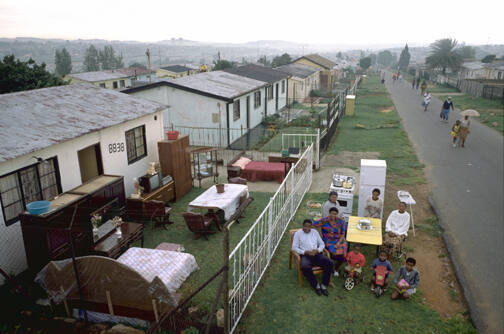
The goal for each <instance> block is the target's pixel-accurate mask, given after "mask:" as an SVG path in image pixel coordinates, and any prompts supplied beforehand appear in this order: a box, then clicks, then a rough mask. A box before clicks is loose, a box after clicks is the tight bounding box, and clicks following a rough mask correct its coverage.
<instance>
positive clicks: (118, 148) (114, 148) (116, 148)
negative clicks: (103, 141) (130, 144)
mask: <svg viewBox="0 0 504 334" xmlns="http://www.w3.org/2000/svg"><path fill="white" fill-rule="evenodd" d="M108 151H109V153H119V152H124V143H113V144H109V146H108Z"/></svg>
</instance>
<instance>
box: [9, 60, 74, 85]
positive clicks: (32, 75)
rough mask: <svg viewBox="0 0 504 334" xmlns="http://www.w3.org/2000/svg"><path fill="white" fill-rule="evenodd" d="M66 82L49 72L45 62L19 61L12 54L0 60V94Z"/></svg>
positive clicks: (64, 83)
mask: <svg viewBox="0 0 504 334" xmlns="http://www.w3.org/2000/svg"><path fill="white" fill-rule="evenodd" d="M67 83H68V82H66V81H64V80H62V79H61V78H59V77H57V76H55V75H54V74H51V73H49V71H47V70H46V64H45V63H42V64H41V65H37V63H35V61H34V60H33V59H31V58H30V59H29V60H28V61H26V62H24V61H20V60H19V59H16V58H15V57H14V55H10V56H5V57H4V59H3V61H1V60H0V94H4V93H11V92H20V91H23V90H31V89H37V88H45V87H52V86H61V85H66V84H67Z"/></svg>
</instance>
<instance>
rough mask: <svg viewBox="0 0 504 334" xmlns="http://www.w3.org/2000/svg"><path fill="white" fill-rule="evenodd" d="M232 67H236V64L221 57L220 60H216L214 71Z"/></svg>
mask: <svg viewBox="0 0 504 334" xmlns="http://www.w3.org/2000/svg"><path fill="white" fill-rule="evenodd" d="M231 67H234V64H233V63H232V62H230V61H228V60H224V59H221V60H218V61H215V60H214V68H213V70H214V71H218V70H223V69H226V68H231Z"/></svg>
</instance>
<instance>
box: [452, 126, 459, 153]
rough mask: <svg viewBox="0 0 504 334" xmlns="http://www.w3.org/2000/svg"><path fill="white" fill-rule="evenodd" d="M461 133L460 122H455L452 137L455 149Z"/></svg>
mask: <svg viewBox="0 0 504 334" xmlns="http://www.w3.org/2000/svg"><path fill="white" fill-rule="evenodd" d="M459 131H460V121H459V120H457V121H456V122H455V124H453V127H452V129H451V136H452V138H453V147H457V144H456V142H457V137H458V134H459Z"/></svg>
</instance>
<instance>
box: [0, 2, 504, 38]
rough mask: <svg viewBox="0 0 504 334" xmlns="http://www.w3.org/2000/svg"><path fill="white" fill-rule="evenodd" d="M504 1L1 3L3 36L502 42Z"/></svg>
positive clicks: (1, 34) (0, 31)
mask: <svg viewBox="0 0 504 334" xmlns="http://www.w3.org/2000/svg"><path fill="white" fill-rule="evenodd" d="M503 13H504V1H502V0H500V1H499V0H495V1H488V0H479V1H461V0H458V1H452V0H448V1H445V0H436V1H432V0H421V1H420V0H417V1H411V0H402V1H398V0H390V1H389V0H381V1H377V0H354V1H350V0H346V1H341V0H340V1H338V0H329V1H321V0H310V1H306V0H305V1H297V0H291V1H285V0H277V1H275V0H254V1H242V0H233V1H231V0H222V1H221V0H205V1H203V0H201V1H197V0H185V1H177V0H171V1H170V0H163V1H160V0H148V1H138V0H137V1H131V0H122V1H117V0H86V1H75V0H70V1H69V0H0V37H11V38H12V37H39V38H62V39H79V38H80V39H106V40H129V41H131V40H135V41H141V42H157V41H160V40H167V39H170V38H172V37H174V38H179V37H182V38H184V39H187V40H195V41H205V42H229V43H242V42H250V41H257V40H284V41H291V42H299V43H306V44H312V45H313V44H340V45H359V46H362V45H370V46H372V45H378V44H380V45H383V44H396V45H399V44H404V43H409V44H410V45H428V44H430V43H432V42H434V41H435V40H437V39H441V38H448V37H450V38H455V39H457V40H458V41H459V42H465V43H466V44H504V33H503V32H504V29H503V26H504V25H503V21H504V16H503Z"/></svg>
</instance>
